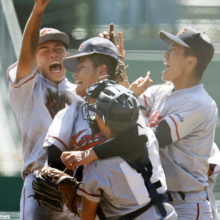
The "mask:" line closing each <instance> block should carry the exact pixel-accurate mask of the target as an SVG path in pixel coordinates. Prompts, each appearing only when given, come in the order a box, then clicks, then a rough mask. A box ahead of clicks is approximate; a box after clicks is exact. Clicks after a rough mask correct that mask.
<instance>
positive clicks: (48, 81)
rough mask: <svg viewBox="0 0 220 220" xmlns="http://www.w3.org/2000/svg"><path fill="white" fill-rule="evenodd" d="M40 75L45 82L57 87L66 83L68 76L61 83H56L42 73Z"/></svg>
mask: <svg viewBox="0 0 220 220" xmlns="http://www.w3.org/2000/svg"><path fill="white" fill-rule="evenodd" d="M39 77H41V78H42V79H43V80H44V81H45V82H47V83H48V84H50V85H51V86H54V87H56V88H58V86H59V85H62V84H66V83H67V81H68V80H67V78H64V79H63V80H62V81H61V82H60V83H58V84H57V83H54V82H52V81H51V80H49V79H47V78H45V77H44V76H42V75H41V74H40V73H39Z"/></svg>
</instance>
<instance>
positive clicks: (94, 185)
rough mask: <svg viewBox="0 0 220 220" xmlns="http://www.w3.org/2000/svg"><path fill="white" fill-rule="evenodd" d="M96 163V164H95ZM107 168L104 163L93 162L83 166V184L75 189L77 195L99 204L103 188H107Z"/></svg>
mask: <svg viewBox="0 0 220 220" xmlns="http://www.w3.org/2000/svg"><path fill="white" fill-rule="evenodd" d="M97 162H98V164H97ZM107 175H108V168H107V166H106V164H105V163H104V162H101V161H93V162H91V163H89V164H87V165H85V166H84V172H83V183H81V184H80V185H79V187H78V189H77V194H78V195H81V196H84V197H85V198H86V199H88V200H90V201H92V202H100V201H101V197H102V191H103V186H104V187H107V186H108V183H107V182H108V176H107Z"/></svg>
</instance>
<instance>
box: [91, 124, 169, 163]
mask: <svg viewBox="0 0 220 220" xmlns="http://www.w3.org/2000/svg"><path fill="white" fill-rule="evenodd" d="M153 131H154V133H155V135H156V138H157V140H158V142H159V147H165V146H167V145H168V144H171V143H172V142H173V141H172V138H171V130H170V127H169V125H168V124H167V122H166V120H162V121H160V123H159V124H158V125H157V126H156V127H155V128H153ZM147 141H148V138H147V136H146V133H145V132H144V127H143V126H140V125H138V126H137V127H135V128H133V129H132V130H130V131H128V132H126V133H124V134H121V135H120V136H118V137H117V138H115V139H113V140H111V141H108V142H104V143H102V144H100V145H97V146H95V147H94V148H93V150H94V151H95V153H96V155H97V157H98V158H99V159H101V160H104V159H107V158H110V157H116V156H119V157H122V156H124V155H127V154H132V153H137V152H142V151H143V146H144V145H143V144H144V143H146V142H147ZM134 146H135V147H134Z"/></svg>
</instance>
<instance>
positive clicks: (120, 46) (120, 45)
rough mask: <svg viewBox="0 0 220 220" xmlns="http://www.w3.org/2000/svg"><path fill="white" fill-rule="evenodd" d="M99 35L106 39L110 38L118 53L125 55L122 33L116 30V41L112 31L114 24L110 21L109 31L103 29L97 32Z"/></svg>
mask: <svg viewBox="0 0 220 220" xmlns="http://www.w3.org/2000/svg"><path fill="white" fill-rule="evenodd" d="M99 37H102V38H106V39H108V40H110V41H111V42H112V43H113V44H114V45H115V46H116V47H117V49H118V55H121V56H123V57H125V50H124V39H123V34H122V32H118V39H119V41H118V43H117V40H116V37H115V33H114V24H112V23H111V24H110V28H109V33H107V32H106V31H104V32H102V33H100V34H99Z"/></svg>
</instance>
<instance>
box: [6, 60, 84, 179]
mask: <svg viewBox="0 0 220 220" xmlns="http://www.w3.org/2000/svg"><path fill="white" fill-rule="evenodd" d="M16 72H17V63H15V64H13V65H12V66H10V67H9V69H8V71H7V77H8V81H9V102H10V104H11V106H12V107H13V109H14V111H15V113H16V116H17V120H18V124H19V126H20V129H21V134H22V142H23V148H22V156H23V159H24V167H23V170H22V177H23V178H25V176H27V175H28V174H29V173H33V171H34V170H35V169H40V168H42V167H43V165H44V163H45V158H46V151H44V150H43V148H42V146H43V143H44V140H45V137H46V134H47V131H48V128H49V126H50V125H51V123H52V121H53V117H54V116H55V114H56V113H57V111H58V110H60V109H62V108H65V107H66V106H67V105H70V104H71V103H72V102H74V101H76V100H81V98H80V97H78V96H77V95H76V94H75V87H76V86H75V85H74V84H72V83H70V82H69V81H68V80H67V79H66V78H65V79H63V80H62V82H61V83H59V84H55V83H53V82H51V81H50V80H48V79H46V78H44V77H43V76H42V75H41V74H38V72H37V66H36V67H35V68H34V69H33V71H32V72H31V73H30V74H29V75H28V76H26V77H25V78H23V79H21V80H20V81H19V82H18V83H14V81H15V78H16Z"/></svg>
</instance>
